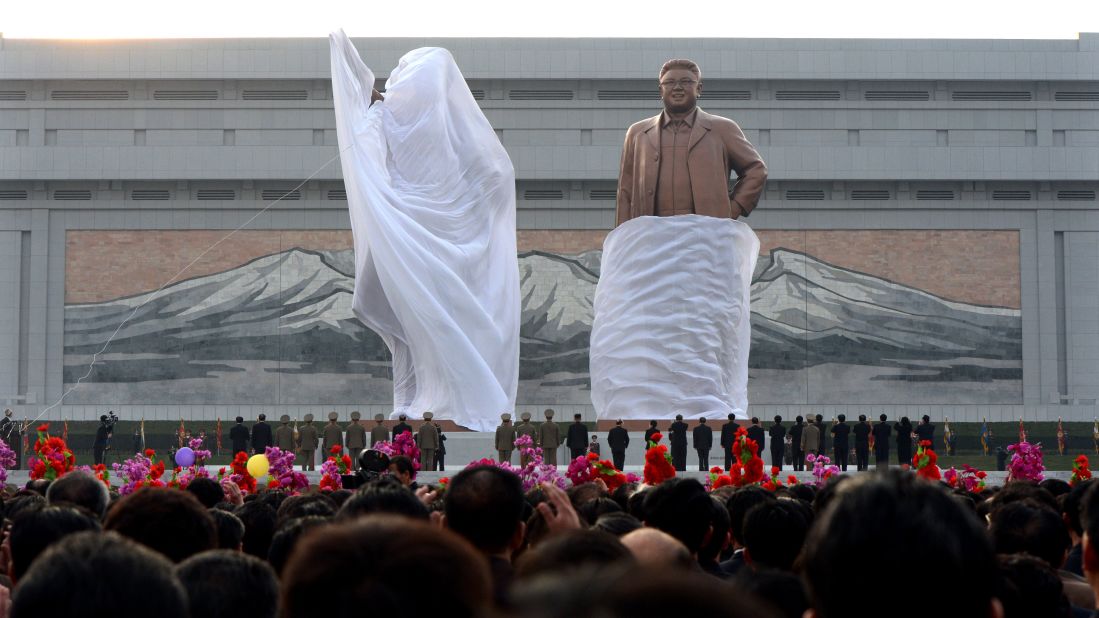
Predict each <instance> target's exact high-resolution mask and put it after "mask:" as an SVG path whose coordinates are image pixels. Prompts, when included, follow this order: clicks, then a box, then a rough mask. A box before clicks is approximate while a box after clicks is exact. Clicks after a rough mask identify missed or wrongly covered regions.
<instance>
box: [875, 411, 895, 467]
mask: <svg viewBox="0 0 1099 618" xmlns="http://www.w3.org/2000/svg"><path fill="white" fill-rule="evenodd" d="M886 418H888V417H886V416H885V415H884V414H882V415H881V416H879V417H878V420H879V421H880V422H879V423H878V424H877V425H874V467H876V468H877V469H879V470H887V469H888V468H889V437H890V434H892V433H893V430H892V429H891V428H890V427H889V423H887V422H885V420H886Z"/></svg>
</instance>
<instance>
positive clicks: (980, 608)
mask: <svg viewBox="0 0 1099 618" xmlns="http://www.w3.org/2000/svg"><path fill="white" fill-rule="evenodd" d="M868 565H873V566H872V567H870V566H868ZM913 569H915V570H916V571H917V572H924V571H925V570H927V569H934V570H935V573H936V576H937V577H939V578H942V580H943V581H965V582H966V585H965V586H961V587H958V588H956V589H955V590H954V591H953V593H952V596H951V612H950V613H951V614H952V615H956V616H978V615H984V614H986V613H987V612H988V608H989V603H990V602H991V600H992V598H993V589H994V587H995V584H996V578H997V574H996V562H995V554H994V553H993V551H992V543H991V542H990V541H989V539H988V536H987V534H986V533H985V530H984V528H983V526H982V525H981V522H980V521H979V520H978V519H977V517H976V516H975V515H973V513H972V512H971V511H968V510H966V509H964V508H963V507H962V506H961V505H960V504H958V503H957V502H955V501H954V500H953V499H952V498H951V497H950V495H949V494H947V493H946V492H945V491H943V490H942V489H941V488H940V487H939V486H938V485H933V484H931V483H928V482H927V481H925V480H923V479H919V478H916V476H915V475H914V474H911V473H909V472H901V471H896V470H893V471H890V472H886V473H882V474H875V475H866V476H861V477H859V478H857V479H855V480H852V481H850V482H847V483H844V484H843V485H842V486H841V488H840V490H839V491H838V493H837V495H836V497H835V499H834V500H832V502H831V503H830V504H829V506H828V507H827V508H826V509H825V510H824V512H823V513H821V514H820V515H819V516H818V517H817V519H816V521H815V522H814V523H813V527H812V528H811V530H810V532H809V537H808V540H807V541H806V544H805V558H804V576H805V579H806V583H807V585H808V589H809V596H810V598H811V599H812V600H813V607H814V608H816V610H817V615H818V616H820V618H833V617H835V616H847V615H852V614H853V615H863V614H865V613H866V612H867V611H868V609H867V608H873V607H889V608H890V615H891V616H895V617H897V618H908V617H915V616H923V615H925V614H926V611H927V608H926V607H925V606H924V605H923V604H920V603H902V604H898V603H895V600H896V592H895V585H896V574H897V573H900V572H912V571H913ZM851 573H858V574H859V581H860V586H859V590H860V593H859V594H858V595H852V594H850V590H849V588H848V587H847V586H846V585H845V584H846V583H849V581H850V576H851V575H850V574H851Z"/></svg>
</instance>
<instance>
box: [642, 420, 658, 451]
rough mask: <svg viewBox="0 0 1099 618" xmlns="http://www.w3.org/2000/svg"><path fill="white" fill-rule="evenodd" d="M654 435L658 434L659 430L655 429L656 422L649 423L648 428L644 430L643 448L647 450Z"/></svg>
mask: <svg viewBox="0 0 1099 618" xmlns="http://www.w3.org/2000/svg"><path fill="white" fill-rule="evenodd" d="M654 433H660V430H659V429H657V428H656V421H649V428H648V429H646V430H645V448H649V442H651V441H652V439H653V434H654Z"/></svg>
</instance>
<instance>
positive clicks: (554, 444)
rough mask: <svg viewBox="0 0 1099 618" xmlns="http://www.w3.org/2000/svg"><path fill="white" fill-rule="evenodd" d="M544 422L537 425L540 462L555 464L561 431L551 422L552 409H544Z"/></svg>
mask: <svg viewBox="0 0 1099 618" xmlns="http://www.w3.org/2000/svg"><path fill="white" fill-rule="evenodd" d="M544 414H545V415H546V422H544V423H542V424H541V425H540V426H539V427H538V446H540V447H542V463H544V464H547V465H550V466H556V465H557V449H558V448H560V447H561V431H560V430H559V429H558V428H557V423H555V422H553V410H546V411H545V412H544Z"/></svg>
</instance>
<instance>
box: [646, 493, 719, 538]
mask: <svg viewBox="0 0 1099 618" xmlns="http://www.w3.org/2000/svg"><path fill="white" fill-rule="evenodd" d="M645 525H647V526H652V527H653V528H657V529H658V530H663V531H664V532H667V533H668V534H670V535H672V536H673V537H675V538H677V539H679V541H680V542H682V543H683V544H684V545H686V546H687V550H688V551H689V552H690V553H692V554H694V553H696V552H698V550H699V548H701V547H702V542H703V540H704V539H705V538H706V532H707V530H708V529H709V526H710V496H709V494H707V493H706V488H705V487H703V486H702V483H699V482H698V481H696V480H694V479H690V478H682V477H678V478H672V479H669V480H667V481H664V482H663V483H661V484H660V485H657V486H656V487H654V488H652V489H651V490H649V492H648V495H647V496H646V497H645Z"/></svg>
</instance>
